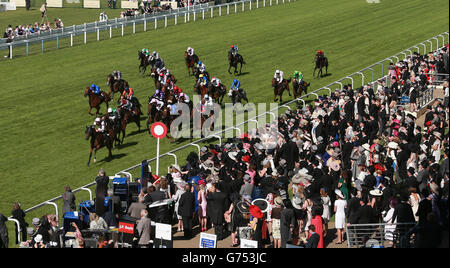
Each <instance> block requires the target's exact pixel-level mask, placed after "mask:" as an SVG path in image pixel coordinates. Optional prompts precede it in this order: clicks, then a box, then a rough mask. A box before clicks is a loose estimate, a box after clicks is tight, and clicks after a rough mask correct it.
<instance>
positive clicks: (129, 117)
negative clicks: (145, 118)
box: [119, 106, 141, 143]
mask: <svg viewBox="0 0 450 268" xmlns="http://www.w3.org/2000/svg"><path fill="white" fill-rule="evenodd" d="M119 115H120V126H121V129H122V140H121V143H123V139H124V138H125V129H126V128H127V124H128V123H131V122H135V123H136V125H137V126H138V128H139V132H140V131H141V110H140V108H139V107H136V106H134V107H133V112H131V111H129V110H126V109H122V108H119Z"/></svg>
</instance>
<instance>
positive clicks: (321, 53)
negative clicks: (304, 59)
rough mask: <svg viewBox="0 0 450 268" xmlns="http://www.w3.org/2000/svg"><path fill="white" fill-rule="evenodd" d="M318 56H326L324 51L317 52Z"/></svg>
mask: <svg viewBox="0 0 450 268" xmlns="http://www.w3.org/2000/svg"><path fill="white" fill-rule="evenodd" d="M316 56H318V57H324V56H325V53H323V50H321V49H319V50H317V54H316Z"/></svg>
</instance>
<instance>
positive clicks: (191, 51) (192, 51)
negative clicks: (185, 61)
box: [186, 47, 194, 57]
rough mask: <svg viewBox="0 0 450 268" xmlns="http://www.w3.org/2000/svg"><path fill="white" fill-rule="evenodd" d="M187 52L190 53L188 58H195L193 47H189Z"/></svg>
mask: <svg viewBox="0 0 450 268" xmlns="http://www.w3.org/2000/svg"><path fill="white" fill-rule="evenodd" d="M186 52H187V53H188V56H190V57H192V56H194V49H193V48H192V47H188V48H187V49H186Z"/></svg>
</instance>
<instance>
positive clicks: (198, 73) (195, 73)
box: [193, 67, 210, 81]
mask: <svg viewBox="0 0 450 268" xmlns="http://www.w3.org/2000/svg"><path fill="white" fill-rule="evenodd" d="M193 74H194V76H195V80H198V77H199V76H200V74H201V73H200V70H199V69H198V68H197V67H194V71H193ZM203 75H204V76H206V78H208V81H209V80H210V77H209V73H208V72H207V71H204V72H203Z"/></svg>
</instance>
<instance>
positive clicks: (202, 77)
mask: <svg viewBox="0 0 450 268" xmlns="http://www.w3.org/2000/svg"><path fill="white" fill-rule="evenodd" d="M197 82H198V83H199V84H200V86H206V85H207V84H208V77H206V75H203V74H200V75H199V76H198V81H197Z"/></svg>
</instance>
